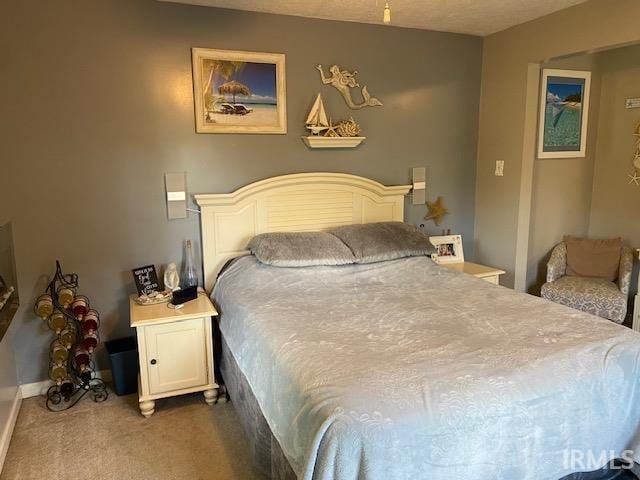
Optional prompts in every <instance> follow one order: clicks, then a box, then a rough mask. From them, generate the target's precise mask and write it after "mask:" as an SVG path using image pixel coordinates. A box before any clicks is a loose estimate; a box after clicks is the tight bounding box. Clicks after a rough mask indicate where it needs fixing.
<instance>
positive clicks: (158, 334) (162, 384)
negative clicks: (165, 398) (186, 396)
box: [144, 318, 208, 395]
mask: <svg viewBox="0 0 640 480" xmlns="http://www.w3.org/2000/svg"><path fill="white" fill-rule="evenodd" d="M205 321H206V319H205V318H192V319H189V320H183V321H178V322H172V323H164V324H158V325H150V326H147V327H144V330H145V332H144V335H145V343H146V350H147V363H148V365H147V366H146V368H147V371H148V372H149V393H150V394H151V395H156V394H159V393H164V392H170V391H172V390H180V389H183V388H189V387H193V386H197V385H206V384H207V383H208V375H207V350H206V341H205V332H206V328H205Z"/></svg>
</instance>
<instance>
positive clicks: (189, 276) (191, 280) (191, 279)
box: [182, 240, 198, 288]
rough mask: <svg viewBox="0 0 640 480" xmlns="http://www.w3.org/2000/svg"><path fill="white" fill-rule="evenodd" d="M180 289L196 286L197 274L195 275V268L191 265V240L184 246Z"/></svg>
mask: <svg viewBox="0 0 640 480" xmlns="http://www.w3.org/2000/svg"><path fill="white" fill-rule="evenodd" d="M182 278H183V284H182V287H183V288H186V287H195V286H197V285H198V274H197V273H196V267H195V265H194V264H193V249H192V247H191V240H187V241H186V244H185V264H184V275H183V277H182Z"/></svg>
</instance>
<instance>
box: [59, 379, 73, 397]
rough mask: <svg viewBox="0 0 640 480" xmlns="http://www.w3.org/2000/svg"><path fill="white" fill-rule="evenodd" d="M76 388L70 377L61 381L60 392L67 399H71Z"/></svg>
mask: <svg viewBox="0 0 640 480" xmlns="http://www.w3.org/2000/svg"><path fill="white" fill-rule="evenodd" d="M74 390H75V386H74V385H73V382H72V381H71V380H70V379H69V377H66V378H64V379H62V381H61V382H60V394H61V395H62V396H63V397H64V399H65V401H67V402H68V401H69V397H71V395H72V394H73V391H74Z"/></svg>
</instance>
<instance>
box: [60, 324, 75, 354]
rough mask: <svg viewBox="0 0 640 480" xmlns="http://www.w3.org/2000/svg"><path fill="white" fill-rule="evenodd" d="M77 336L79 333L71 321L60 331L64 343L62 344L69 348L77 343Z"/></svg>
mask: <svg viewBox="0 0 640 480" xmlns="http://www.w3.org/2000/svg"><path fill="white" fill-rule="evenodd" d="M77 338H78V334H77V332H76V329H75V327H74V326H73V325H72V324H71V323H69V324H68V325H67V328H65V329H64V330H63V331H62V332H60V343H62V345H64V346H65V348H67V349H69V348H71V347H72V346H73V344H74V343H76V340H77Z"/></svg>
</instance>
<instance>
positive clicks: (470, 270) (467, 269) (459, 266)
mask: <svg viewBox="0 0 640 480" xmlns="http://www.w3.org/2000/svg"><path fill="white" fill-rule="evenodd" d="M442 266H443V267H447V268H450V269H451V270H458V271H459V272H463V273H467V274H469V275H473V276H474V277H478V278H481V279H483V280H484V281H486V282H489V283H493V284H494V285H500V275H502V274H504V273H505V271H504V270H500V269H499V268H493V267H487V266H485V265H480V264H478V263H472V262H462V263H446V264H442Z"/></svg>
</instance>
